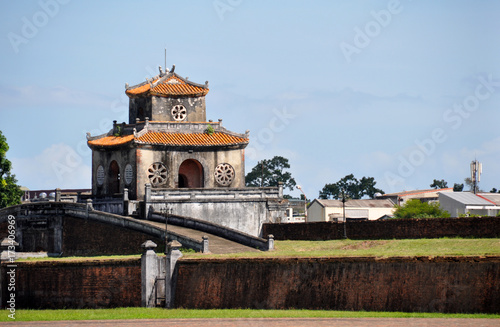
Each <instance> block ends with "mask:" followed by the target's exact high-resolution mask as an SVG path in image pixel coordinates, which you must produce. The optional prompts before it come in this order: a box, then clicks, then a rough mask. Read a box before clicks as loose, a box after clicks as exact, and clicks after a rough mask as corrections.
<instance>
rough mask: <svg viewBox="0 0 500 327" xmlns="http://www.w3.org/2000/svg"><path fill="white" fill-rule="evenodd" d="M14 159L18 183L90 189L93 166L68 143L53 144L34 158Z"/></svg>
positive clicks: (36, 187)
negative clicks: (86, 162) (85, 161)
mask: <svg viewBox="0 0 500 327" xmlns="http://www.w3.org/2000/svg"><path fill="white" fill-rule="evenodd" d="M11 161H12V165H13V172H14V173H15V174H16V178H17V180H18V184H20V185H22V186H26V187H28V188H30V189H52V188H54V189H55V188H58V187H59V188H90V181H91V167H90V166H88V165H87V164H85V163H84V160H83V158H82V157H81V156H80V155H79V154H78V153H77V152H76V151H75V150H74V149H73V148H71V147H70V146H68V145H67V144H64V143H60V144H53V145H51V146H50V147H48V148H46V149H44V150H43V151H42V153H40V154H37V155H35V156H34V157H29V158H12V160H11Z"/></svg>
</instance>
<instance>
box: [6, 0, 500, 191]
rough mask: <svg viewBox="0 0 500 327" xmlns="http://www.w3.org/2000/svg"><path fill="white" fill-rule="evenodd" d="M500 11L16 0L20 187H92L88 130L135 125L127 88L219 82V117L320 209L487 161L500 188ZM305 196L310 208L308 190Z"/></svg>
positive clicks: (454, 178) (214, 98)
mask: <svg viewBox="0 0 500 327" xmlns="http://www.w3.org/2000/svg"><path fill="white" fill-rule="evenodd" d="M499 14H500V2H499V1H409V0H401V1H393V0H391V1H256V0H252V1H249V0H209V1H140V2H139V1H77V0H40V1H15V2H14V1H2V2H0V36H1V37H0V56H1V58H2V60H1V61H0V69H1V70H0V71H1V74H0V130H1V131H2V132H3V133H4V135H5V136H6V137H7V140H8V143H9V145H10V150H9V152H8V153H7V156H8V158H9V159H10V160H11V161H12V162H13V165H14V169H13V171H14V173H15V174H16V176H17V178H18V180H19V183H20V184H21V185H24V186H27V187H29V188H30V189H47V188H56V187H61V188H89V187H90V174H91V167H90V162H91V154H90V151H89V150H88V148H87V146H86V143H85V142H86V139H85V133H86V132H90V133H91V134H92V135H96V134H101V133H104V132H107V131H108V130H109V128H110V127H111V124H112V121H113V120H118V121H119V122H121V121H128V115H127V109H128V107H127V106H128V99H127V97H126V96H125V94H124V91H125V88H124V85H125V83H129V84H131V85H133V84H138V83H140V82H142V81H144V80H145V78H146V77H148V76H152V75H156V74H157V72H158V66H159V65H161V66H164V49H165V48H167V66H168V67H171V65H172V64H175V65H176V72H177V73H179V74H180V75H182V76H188V77H189V79H190V80H193V81H195V82H199V83H204V82H205V81H206V80H208V81H209V82H210V92H209V94H208V95H207V118H208V119H213V120H217V119H218V118H222V119H223V123H224V126H225V127H226V128H228V129H230V130H232V131H235V132H240V133H243V132H245V130H250V145H249V146H248V148H247V151H246V154H247V158H246V170H247V172H248V171H249V170H250V169H251V168H252V167H253V166H255V164H256V163H257V161H258V160H261V159H270V158H272V157H273V156H275V155H281V156H284V157H286V158H288V159H289V161H290V164H291V172H292V175H293V176H294V178H295V179H296V181H297V182H298V183H299V184H300V185H302V186H303V189H304V191H305V192H306V194H307V196H308V198H312V199H314V198H316V197H317V196H318V192H319V191H320V190H321V189H322V188H323V186H324V185H325V184H326V183H334V182H336V181H338V180H339V179H341V178H342V177H344V176H345V175H347V174H351V173H353V174H354V175H355V176H356V177H358V178H361V177H363V176H370V177H374V178H375V180H376V181H377V186H378V187H379V188H381V189H382V190H384V191H385V192H386V193H389V192H396V191H402V190H412V189H425V188H428V187H429V185H430V184H431V183H432V181H433V179H444V180H446V181H447V182H448V185H449V186H453V184H454V183H462V182H463V180H464V178H465V177H468V176H469V164H470V162H471V161H472V160H474V159H475V158H477V159H478V160H479V161H480V162H482V163H483V174H482V176H481V183H480V187H481V188H482V189H484V190H486V191H489V190H490V189H491V188H493V187H496V188H500V132H499V122H500V111H499V107H500V61H499V60H498V58H499V57H500V56H499V55H500V42H499V41H498V32H499V31H500V20H499V19H498V16H499ZM292 194H293V195H298V194H299V193H298V191H297V190H295V191H294V192H293V193H292Z"/></svg>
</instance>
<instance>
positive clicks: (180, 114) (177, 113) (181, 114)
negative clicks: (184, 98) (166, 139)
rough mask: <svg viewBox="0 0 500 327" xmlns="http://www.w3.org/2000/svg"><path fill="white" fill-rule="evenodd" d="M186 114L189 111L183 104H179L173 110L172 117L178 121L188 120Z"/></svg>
mask: <svg viewBox="0 0 500 327" xmlns="http://www.w3.org/2000/svg"><path fill="white" fill-rule="evenodd" d="M186 114H187V110H186V108H184V106H183V105H181V104H178V105H176V106H174V107H173V108H172V117H173V118H174V119H175V120H177V121H181V120H184V119H186Z"/></svg>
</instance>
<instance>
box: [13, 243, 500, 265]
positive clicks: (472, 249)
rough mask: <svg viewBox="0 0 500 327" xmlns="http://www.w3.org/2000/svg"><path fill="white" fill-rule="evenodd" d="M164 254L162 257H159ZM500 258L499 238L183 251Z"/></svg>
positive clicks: (256, 255)
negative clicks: (493, 256)
mask: <svg viewBox="0 0 500 327" xmlns="http://www.w3.org/2000/svg"><path fill="white" fill-rule="evenodd" d="M160 255H161V254H160ZM486 255H500V239H499V238H480V239H474V238H439V239H409V240H408V239H407V240H373V241H372V240H364V241H358V240H332V241H275V250H274V251H265V252H262V251H259V252H242V253H231V254H201V253H195V252H183V256H184V258H186V259H199V258H266V257H267V258H276V257H356V256H363V257H365V256H368V257H394V256H398V257H400V256H433V257H435V256H486ZM139 257H140V254H137V255H125V256H96V257H85V258H83V257H62V258H29V259H23V260H20V261H47V260H64V261H80V260H110V259H124V258H125V259H126V258H139Z"/></svg>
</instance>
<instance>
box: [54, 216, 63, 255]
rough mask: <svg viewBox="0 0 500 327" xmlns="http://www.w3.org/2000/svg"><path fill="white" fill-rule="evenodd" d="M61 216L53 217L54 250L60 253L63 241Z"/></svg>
mask: <svg viewBox="0 0 500 327" xmlns="http://www.w3.org/2000/svg"><path fill="white" fill-rule="evenodd" d="M62 220H63V218H62V216H57V217H54V252H55V253H57V254H61V253H62V251H63V249H62V243H63V226H62Z"/></svg>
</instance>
